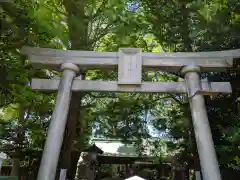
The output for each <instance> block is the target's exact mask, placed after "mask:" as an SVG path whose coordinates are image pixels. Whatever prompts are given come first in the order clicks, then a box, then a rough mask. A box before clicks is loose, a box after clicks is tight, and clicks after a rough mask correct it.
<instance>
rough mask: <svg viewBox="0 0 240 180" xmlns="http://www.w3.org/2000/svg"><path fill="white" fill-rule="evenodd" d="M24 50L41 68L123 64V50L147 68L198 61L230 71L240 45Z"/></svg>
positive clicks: (205, 66) (206, 69)
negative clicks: (185, 48)
mask: <svg viewBox="0 0 240 180" xmlns="http://www.w3.org/2000/svg"><path fill="white" fill-rule="evenodd" d="M21 53H23V54H25V55H27V56H28V57H29V58H30V60H31V63H32V64H33V65H34V66H35V67H38V68H50V69H59V68H60V65H61V64H63V63H65V62H67V63H73V64H76V65H78V66H79V67H80V68H82V69H102V68H104V69H109V68H110V69H111V68H114V67H117V66H118V65H119V59H120V58H121V55H122V54H125V55H131V56H135V57H137V58H138V59H141V66H142V68H144V69H151V70H161V71H168V72H179V71H180V70H181V68H182V67H184V66H188V65H196V66H200V67H201V71H202V72H226V71H227V69H228V68H230V67H232V65H233V59H234V58H239V57H240V49H236V50H227V51H212V52H186V53H185V52H177V53H162V52H160V53H142V52H141V49H140V48H121V49H119V52H95V51H75V50H58V49H49V48H36V47H34V48H33V47H23V48H22V49H21Z"/></svg>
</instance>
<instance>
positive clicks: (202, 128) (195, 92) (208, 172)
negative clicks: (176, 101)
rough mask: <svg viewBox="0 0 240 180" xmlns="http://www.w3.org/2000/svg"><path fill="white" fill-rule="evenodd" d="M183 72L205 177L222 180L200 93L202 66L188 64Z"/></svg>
mask: <svg viewBox="0 0 240 180" xmlns="http://www.w3.org/2000/svg"><path fill="white" fill-rule="evenodd" d="M181 73H182V74H183V75H184V77H185V81H186V86H187V88H188V97H189V104H190V108H191V114H192V121H193V127H194V132H195V137H196V143H197V148H198V154H199V158H200V164H201V170H202V175H203V179H204V180H221V174H220V170H219V165H218V161H217V157H216V152H215V148H214V143H213V139H212V133H211V129H210V125H209V121H208V116H207V110H206V106H205V102H204V96H203V95H202V94H200V93H199V92H201V90H202V87H201V81H200V76H199V73H200V67H198V66H186V67H184V68H183V69H182V71H181Z"/></svg>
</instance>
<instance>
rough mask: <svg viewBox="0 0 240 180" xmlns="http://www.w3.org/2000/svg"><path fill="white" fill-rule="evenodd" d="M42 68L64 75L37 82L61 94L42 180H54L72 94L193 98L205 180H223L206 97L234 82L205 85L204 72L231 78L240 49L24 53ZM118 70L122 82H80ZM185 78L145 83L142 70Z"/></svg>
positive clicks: (34, 86)
mask: <svg viewBox="0 0 240 180" xmlns="http://www.w3.org/2000/svg"><path fill="white" fill-rule="evenodd" d="M21 52H22V53H23V54H26V55H28V57H29V58H30V60H31V63H32V64H33V65H34V66H37V67H38V68H50V69H55V70H59V71H63V74H62V77H61V79H60V80H59V79H33V80H32V84H31V86H32V89H34V90H42V91H58V94H57V100H56V105H55V108H54V111H53V115H52V119H51V123H50V126H49V129H48V135H47V140H46V144H45V147H44V151H43V156H42V160H41V164H40V169H39V172H38V178H37V180H54V179H55V174H56V168H57V164H58V159H59V153H60V149H61V145H62V141H63V134H64V129H65V126H66V121H67V114H68V110H69V102H70V97H71V92H72V91H95V92H97V91H98V92H149V93H188V96H189V103H190V108H191V114H192V121H193V126H194V132H195V137H196V142H197V148H198V153H199V157H200V164H201V169H202V174H203V179H204V180H221V175H220V170H219V166H218V161H217V158H216V153H215V149H214V144H213V140H212V134H211V130H210V127H209V122H208V117H207V111H206V107H205V103H204V95H217V94H219V93H226V94H229V93H231V91H232V90H231V85H230V83H229V82H208V81H206V80H200V76H199V73H200V72H226V71H228V69H229V68H230V67H232V64H233V59H234V58H238V57H240V49H238V50H230V51H218V52H199V53H142V51H141V49H139V48H121V49H119V52H93V51H70V50H56V49H44V48H31V47H24V48H23V49H22V51H21ZM116 66H118V81H90V80H89V81H88V80H81V78H78V77H76V74H77V73H78V72H79V71H80V70H87V69H101V68H104V69H107V68H108V69H109V68H113V67H116ZM143 68H144V69H151V70H161V71H168V72H181V73H182V74H183V75H184V77H185V80H182V81H179V82H142V78H141V77H142V69H143Z"/></svg>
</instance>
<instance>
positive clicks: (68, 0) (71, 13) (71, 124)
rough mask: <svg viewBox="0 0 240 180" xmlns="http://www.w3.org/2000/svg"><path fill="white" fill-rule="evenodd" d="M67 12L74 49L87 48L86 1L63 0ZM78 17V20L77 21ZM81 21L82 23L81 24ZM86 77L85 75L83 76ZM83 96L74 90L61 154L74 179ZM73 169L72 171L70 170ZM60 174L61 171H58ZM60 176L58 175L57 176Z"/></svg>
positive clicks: (69, 173) (71, 47)
mask: <svg viewBox="0 0 240 180" xmlns="http://www.w3.org/2000/svg"><path fill="white" fill-rule="evenodd" d="M63 4H64V7H65V10H66V12H67V22H68V29H69V41H70V47H69V49H72V50H86V49H88V48H89V46H88V22H87V21H86V17H85V12H84V7H85V1H81V5H77V4H75V1H74V0H64V1H63ZM76 19H77V21H76ZM80 23H81V24H80ZM82 79H85V76H83V77H82ZM82 98H83V93H82V92H73V93H72V97H71V101H70V108H69V114H68V120H67V125H66V128H65V135H64V139H63V145H62V150H61V155H60V157H61V158H60V163H59V167H60V168H59V169H67V177H68V178H70V179H72V178H73V177H74V174H75V172H76V165H75V167H72V166H71V164H72V163H71V159H72V158H71V154H72V150H73V148H74V139H75V137H76V126H77V123H78V121H79V120H80V109H79V108H80V106H81V100H82ZM70 169H71V172H70ZM58 174H59V171H58ZM56 177H58V176H56Z"/></svg>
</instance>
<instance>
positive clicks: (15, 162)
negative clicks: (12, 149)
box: [11, 157, 20, 177]
mask: <svg viewBox="0 0 240 180" xmlns="http://www.w3.org/2000/svg"><path fill="white" fill-rule="evenodd" d="M19 170H20V159H19V158H17V157H13V158H12V170H11V176H17V177H18V176H19Z"/></svg>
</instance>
